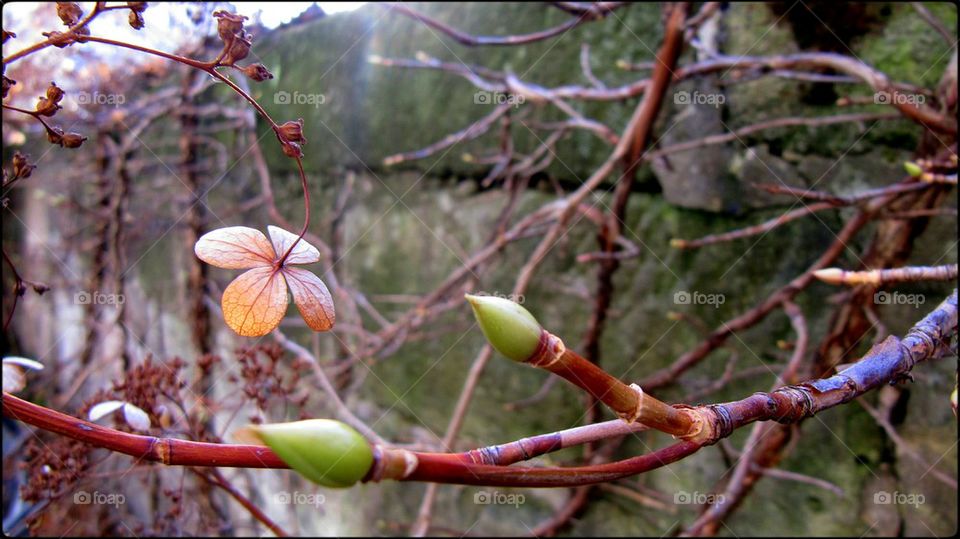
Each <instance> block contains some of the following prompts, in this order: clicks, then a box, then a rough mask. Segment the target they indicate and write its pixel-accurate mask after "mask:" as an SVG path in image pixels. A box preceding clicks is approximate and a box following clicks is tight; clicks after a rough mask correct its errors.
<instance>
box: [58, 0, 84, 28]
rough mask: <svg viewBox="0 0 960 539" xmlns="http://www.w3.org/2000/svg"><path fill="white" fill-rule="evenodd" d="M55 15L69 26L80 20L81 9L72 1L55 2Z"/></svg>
mask: <svg viewBox="0 0 960 539" xmlns="http://www.w3.org/2000/svg"><path fill="white" fill-rule="evenodd" d="M57 16H58V17H60V20H61V21H63V24H65V25H66V26H67V27H70V26H73V25H75V24H77V23H78V22H80V17H82V16H83V10H82V9H80V6H79V5H78V4H76V3H74V2H57Z"/></svg>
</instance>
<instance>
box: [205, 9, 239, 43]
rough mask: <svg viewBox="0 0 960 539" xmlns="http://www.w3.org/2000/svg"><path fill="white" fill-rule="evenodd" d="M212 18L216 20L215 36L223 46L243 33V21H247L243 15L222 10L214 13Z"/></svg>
mask: <svg viewBox="0 0 960 539" xmlns="http://www.w3.org/2000/svg"><path fill="white" fill-rule="evenodd" d="M213 16H214V18H216V19H217V34H218V35H219V36H220V39H222V40H223V42H224V44H229V43H230V42H232V41H233V38H234V37H235V36H236V35H237V34H241V33H242V32H243V21H245V20H246V19H247V17H245V16H243V15H237V14H236V13H229V12H227V11H223V10H217V11H214V12H213Z"/></svg>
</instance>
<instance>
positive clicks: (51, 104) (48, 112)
mask: <svg viewBox="0 0 960 539" xmlns="http://www.w3.org/2000/svg"><path fill="white" fill-rule="evenodd" d="M62 100H63V90H61V89H60V87H59V86H57V84H56V83H55V82H51V83H50V86H48V87H47V95H46V96H45V97H40V100H39V101H38V102H37V106H36V112H37V114H39V115H41V116H53V115H54V114H56V113H57V111H58V110H60V109H61V108H63V107H61V106H60V101H62Z"/></svg>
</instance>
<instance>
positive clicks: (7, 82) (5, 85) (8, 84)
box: [3, 75, 17, 99]
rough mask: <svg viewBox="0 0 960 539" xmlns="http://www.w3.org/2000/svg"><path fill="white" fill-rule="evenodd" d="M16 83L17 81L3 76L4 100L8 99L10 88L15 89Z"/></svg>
mask: <svg viewBox="0 0 960 539" xmlns="http://www.w3.org/2000/svg"><path fill="white" fill-rule="evenodd" d="M16 83H17V81H15V80H13V79H11V78H9V77H7V76H6V75H4V76H3V99H6V98H7V94H8V93H9V92H10V88H13V85H14V84H16Z"/></svg>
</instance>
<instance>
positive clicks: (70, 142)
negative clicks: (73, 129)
mask: <svg viewBox="0 0 960 539" xmlns="http://www.w3.org/2000/svg"><path fill="white" fill-rule="evenodd" d="M85 140H87V137H85V136H83V135H81V134H80V133H67V134H66V135H64V136H63V139H62V144H61V146H63V147H64V148H79V147H80V145H81V144H83V141H85Z"/></svg>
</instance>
